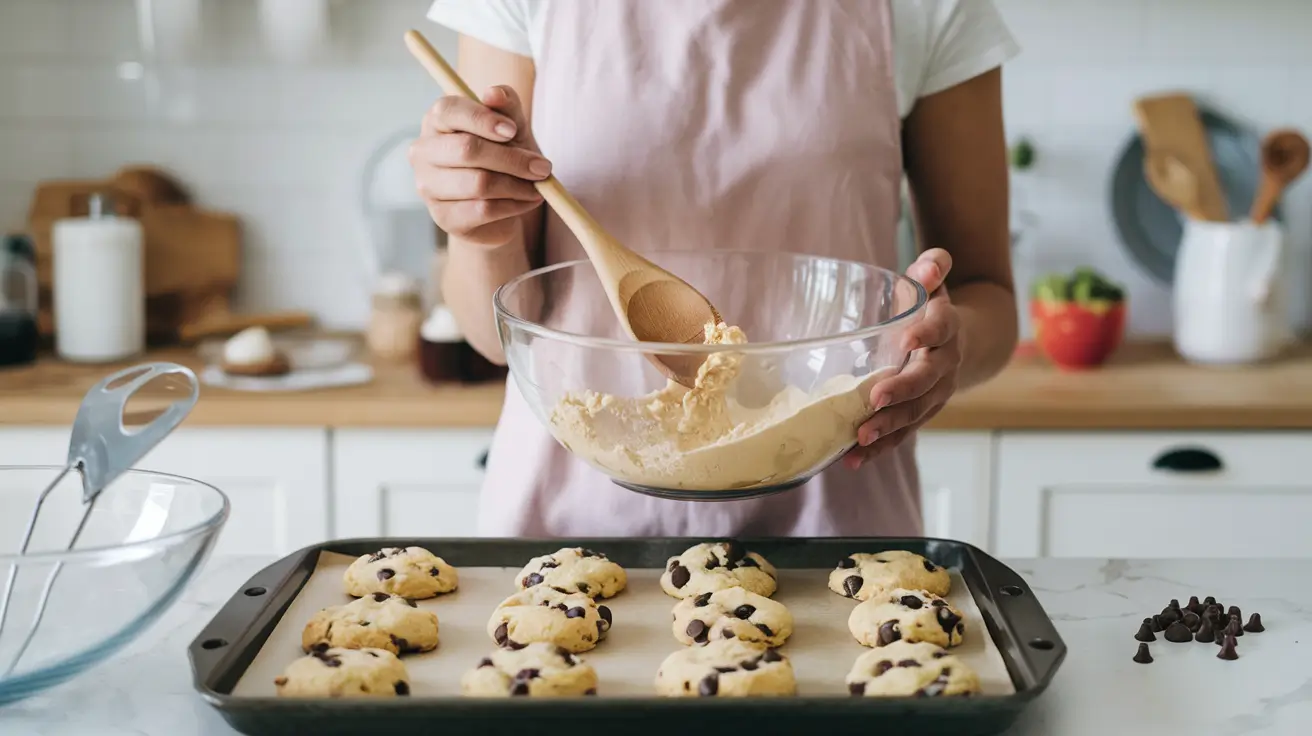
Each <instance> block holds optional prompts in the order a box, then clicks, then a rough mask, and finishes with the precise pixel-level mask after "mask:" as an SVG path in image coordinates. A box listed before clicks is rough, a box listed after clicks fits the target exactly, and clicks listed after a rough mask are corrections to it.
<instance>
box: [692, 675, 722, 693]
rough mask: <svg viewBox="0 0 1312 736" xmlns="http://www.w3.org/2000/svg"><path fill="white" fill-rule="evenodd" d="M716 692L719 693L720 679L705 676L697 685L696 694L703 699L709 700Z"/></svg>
mask: <svg viewBox="0 0 1312 736" xmlns="http://www.w3.org/2000/svg"><path fill="white" fill-rule="evenodd" d="M718 692H720V678H719V677H717V676H716V675H707V676H705V677H703V678H702V681H701V682H699V683H697V694H698V695H700V696H702V697H703V698H709V697H710V696H712V695H714V694H716V693H718Z"/></svg>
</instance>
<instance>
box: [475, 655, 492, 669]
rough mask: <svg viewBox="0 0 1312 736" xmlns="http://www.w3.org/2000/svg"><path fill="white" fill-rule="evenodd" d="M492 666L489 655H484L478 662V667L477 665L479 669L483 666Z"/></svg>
mask: <svg viewBox="0 0 1312 736" xmlns="http://www.w3.org/2000/svg"><path fill="white" fill-rule="evenodd" d="M492 666H493V664H492V658H491V657H484V658H483V659H482V661H480V662H479V663H478V667H479V669H482V668H484V667H492Z"/></svg>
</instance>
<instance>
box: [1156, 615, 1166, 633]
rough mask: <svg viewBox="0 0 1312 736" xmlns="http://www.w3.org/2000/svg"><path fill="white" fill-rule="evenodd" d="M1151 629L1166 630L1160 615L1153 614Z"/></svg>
mask: <svg viewBox="0 0 1312 736" xmlns="http://www.w3.org/2000/svg"><path fill="white" fill-rule="evenodd" d="M1153 631H1166V624H1164V623H1162V617H1161V616H1153Z"/></svg>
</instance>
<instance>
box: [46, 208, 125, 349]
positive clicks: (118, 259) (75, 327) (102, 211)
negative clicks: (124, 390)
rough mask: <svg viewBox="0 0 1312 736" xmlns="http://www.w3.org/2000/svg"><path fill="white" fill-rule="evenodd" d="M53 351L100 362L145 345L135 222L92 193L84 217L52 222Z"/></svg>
mask: <svg viewBox="0 0 1312 736" xmlns="http://www.w3.org/2000/svg"><path fill="white" fill-rule="evenodd" d="M52 242H53V247H54V297H55V298H54V313H55V351H56V352H57V353H58V354H59V357H61V358H63V359H64V360H69V361H75V362H85V363H102V362H105V363H107V362H113V361H116V360H123V359H124V358H129V357H131V356H133V355H136V354H138V353H140V352H142V350H144V349H145V343H146V297H145V264H144V258H143V244H142V231H141V223H139V222H137V221H136V220H135V219H132V218H129V217H119V216H117V215H115V214H114V213H113V209H112V203H111V202H110V201H109V200H108V198H107V197H104V196H102V195H93V196H92V197H91V200H90V205H89V212H88V214H87V216H86V217H78V218H67V219H63V220H59V221H57V222H56V223H55V224H54V231H53V233H52Z"/></svg>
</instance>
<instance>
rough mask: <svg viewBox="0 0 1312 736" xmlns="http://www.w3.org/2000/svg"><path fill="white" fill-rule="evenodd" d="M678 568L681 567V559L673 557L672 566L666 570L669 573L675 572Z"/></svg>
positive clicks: (667, 566)
mask: <svg viewBox="0 0 1312 736" xmlns="http://www.w3.org/2000/svg"><path fill="white" fill-rule="evenodd" d="M678 566H679V558H678V557H671V558H670V564H668V565H666V566H665V569H666V570H667V571H669V572H674V568H676V567H678Z"/></svg>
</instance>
